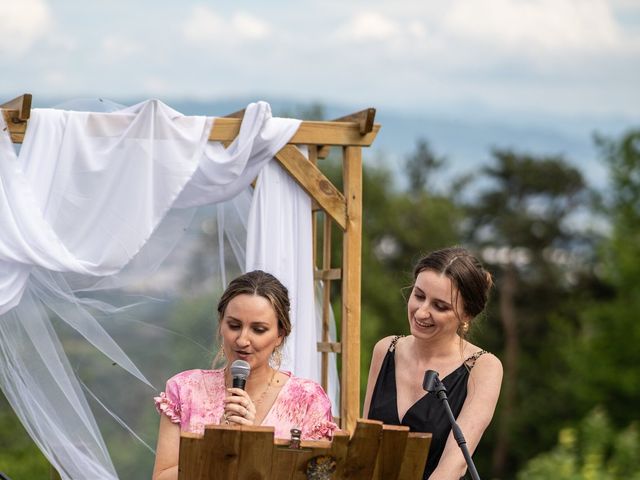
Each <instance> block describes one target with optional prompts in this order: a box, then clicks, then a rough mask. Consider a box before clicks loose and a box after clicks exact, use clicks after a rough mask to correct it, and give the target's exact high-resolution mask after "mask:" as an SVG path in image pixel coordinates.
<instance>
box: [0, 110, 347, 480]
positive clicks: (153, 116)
mask: <svg viewBox="0 0 640 480" xmlns="http://www.w3.org/2000/svg"><path fill="white" fill-rule="evenodd" d="M213 121H214V120H213V119H211V118H206V117H187V116H183V115H181V114H180V113H178V112H176V111H174V110H172V109H171V108H169V107H168V106H166V105H164V104H162V103H161V102H158V101H155V100H151V101H147V102H143V103H141V104H138V105H135V106H133V107H130V108H126V109H122V110H118V111H115V112H112V113H96V112H77V111H65V110H59V109H34V110H33V111H32V116H31V120H30V122H29V127H28V130H27V134H26V136H25V139H24V143H23V145H22V147H21V149H20V153H19V155H18V154H16V152H15V150H14V147H13V145H12V144H11V141H10V139H9V136H8V133H7V131H6V128H5V125H4V123H3V120H2V119H0V232H1V236H0V386H1V387H2V390H3V392H4V394H5V396H6V397H7V399H8V400H9V402H10V403H11V405H12V407H13V408H14V410H15V411H16V413H17V415H18V416H19V418H20V419H21V421H22V423H23V424H24V426H25V428H26V429H27V431H28V432H29V434H30V435H31V437H32V438H33V439H34V441H35V442H36V443H37V444H38V446H39V447H40V449H41V450H42V451H43V452H44V453H45V455H46V456H47V458H48V460H49V461H50V462H51V463H52V465H53V466H54V467H55V468H56V469H57V470H58V471H59V472H60V474H61V476H62V478H64V479H67V478H69V479H71V478H117V477H118V473H117V471H116V468H115V467H114V463H113V462H112V460H111V457H110V455H109V449H108V448H107V445H106V444H105V442H104V440H103V437H102V434H101V431H100V429H99V428H98V426H97V421H96V418H95V417H94V410H95V408H96V406H99V407H101V408H104V409H105V411H107V412H108V416H109V418H111V419H115V420H116V421H117V422H118V423H119V424H120V425H121V426H122V428H123V429H126V430H131V432H130V433H131V435H133V436H137V434H136V433H135V432H134V431H133V430H132V429H131V428H130V426H129V425H130V424H131V422H130V421H128V420H127V418H126V417H127V415H131V413H130V412H129V413H128V412H127V411H126V409H125V411H115V410H114V409H112V408H111V407H110V405H111V404H113V405H116V404H118V400H126V399H127V398H129V397H132V396H133V390H134V387H133V386H132V385H133V384H132V382H131V378H132V377H131V376H133V377H134V378H136V379H137V380H138V382H137V383H136V382H134V383H136V385H141V386H142V387H144V388H146V389H147V393H148V394H149V398H150V397H151V396H152V393H153V391H154V390H157V389H161V388H162V386H163V385H162V382H163V380H164V379H165V378H166V377H164V378H154V379H152V380H153V383H155V384H156V385H157V387H158V388H156V387H154V386H153V385H152V382H151V381H150V380H149V379H148V378H147V376H146V375H145V373H143V372H145V371H146V369H145V368H144V366H145V365H148V363H149V362H150V361H149V360H148V358H146V357H147V354H148V352H149V351H152V350H157V349H162V352H163V353H165V356H166V357H168V358H167V360H166V361H167V363H171V360H170V358H171V355H172V352H171V351H169V350H168V351H166V352H165V351H164V350H163V349H164V348H166V344H162V343H161V342H160V341H159V340H158V339H159V338H160V336H159V334H158V336H156V337H153V336H150V334H149V332H150V331H153V332H156V333H157V332H161V333H167V332H169V334H171V332H170V331H169V330H167V329H166V328H165V327H161V326H158V325H153V322H150V323H147V324H144V325H140V323H141V322H139V321H137V320H136V318H134V316H135V312H136V310H135V309H136V308H140V307H139V304H145V302H146V301H143V300H142V299H140V297H139V296H137V297H133V298H132V297H130V296H129V295H131V294H133V293H136V292H142V293H144V295H148V294H149V293H148V292H149V289H148V288H147V289H145V288H142V287H141V286H140V285H141V283H144V282H145V280H146V281H147V282H148V281H149V280H150V279H153V281H154V282H156V283H157V284H158V285H156V286H157V287H159V288H160V287H162V283H163V280H162V279H161V278H159V277H158V274H157V273H156V274H155V276H153V272H156V271H157V269H158V267H159V266H160V265H162V264H163V263H164V264H166V263H167V262H166V261H165V259H166V258H169V257H170V256H171V258H174V259H173V260H172V262H173V263H172V265H173V266H174V267H176V266H177V267H180V259H181V257H184V255H185V254H186V253H185V251H188V250H189V249H193V248H195V247H193V245H194V243H193V242H191V243H190V242H189V241H188V238H186V237H188V233H189V226H190V225H193V224H194V223H195V224H196V225H200V226H201V227H202V229H203V230H210V231H212V232H215V236H216V239H217V245H218V246H217V249H218V250H217V251H218V254H217V255H216V254H214V253H213V252H211V253H210V254H209V255H211V257H214V259H215V262H213V263H216V264H217V271H218V272H219V275H220V276H221V277H222V279H221V284H222V285H221V287H220V288H222V286H224V285H225V284H226V282H227V280H228V279H229V278H226V277H227V276H228V273H227V270H226V268H225V265H226V264H227V263H228V262H229V261H230V260H231V263H233V262H236V264H237V265H239V267H237V268H236V269H242V265H243V255H244V253H245V251H244V248H245V242H246V229H248V230H249V236H248V238H249V247H248V251H249V252H251V253H250V255H249V258H250V259H251V260H249V259H247V261H246V266H252V268H253V267H258V266H262V267H263V268H265V269H268V270H270V271H272V272H273V273H275V274H279V275H283V276H285V278H283V281H284V282H285V284H287V286H288V287H289V289H290V290H291V293H292V297H293V298H294V299H296V300H295V301H297V302H298V303H299V304H301V305H302V306H303V307H304V309H302V310H298V307H295V308H296V310H295V311H294V312H293V316H294V322H296V323H294V332H296V334H297V335H298V338H294V339H292V341H291V342H290V345H291V346H292V347H291V348H295V350H294V351H290V352H289V355H288V358H289V361H290V368H292V369H293V370H294V371H295V372H296V373H297V374H299V375H305V376H308V377H311V378H316V379H317V377H318V376H317V375H315V374H314V375H312V374H309V373H306V372H308V371H309V372H310V371H311V370H313V368H311V369H309V364H308V363H307V362H308V361H311V362H312V361H313V359H311V360H307V359H305V360H304V361H303V362H302V363H301V362H298V360H297V359H296V355H295V354H296V352H302V351H303V347H300V346H298V345H299V344H300V343H299V342H300V341H301V340H300V339H301V338H306V343H307V347H306V349H307V351H315V341H316V339H317V335H316V333H315V332H314V334H313V335H310V336H306V333H304V332H305V331H306V330H305V329H306V328H307V325H308V324H309V325H313V319H314V312H313V283H312V281H313V279H312V270H311V263H310V262H311V257H310V254H309V252H308V251H307V249H310V248H311V242H310V241H309V242H308V243H306V244H305V245H304V246H302V250H301V252H299V250H300V249H301V245H302V243H301V242H303V241H306V238H308V237H310V221H308V218H307V215H309V213H308V212H310V209H309V208H307V207H308V204H309V200H308V198H305V197H306V195H305V194H303V193H301V191H300V190H299V188H297V186H295V185H290V187H289V190H288V191H289V194H283V193H282V192H281V181H280V180H278V179H274V178H273V174H272V172H271V168H270V169H269V170H267V171H265V172H263V174H261V176H260V179H259V181H258V192H257V194H256V195H254V196H253V199H251V195H250V194H249V193H247V188H248V186H249V184H250V182H251V181H252V180H253V179H254V178H255V177H256V175H257V174H258V172H260V170H261V169H262V167H263V166H264V165H267V164H270V163H269V160H271V159H272V158H273V156H274V155H275V153H276V152H277V151H278V150H279V149H280V148H282V146H284V145H285V144H286V143H287V141H288V140H289V139H290V138H291V136H292V135H293V134H294V133H295V131H296V129H297V127H298V125H299V121H297V120H291V119H279V118H273V117H272V116H271V111H270V107H269V105H268V104H265V103H263V102H259V103H256V104H251V105H249V106H248V107H247V109H246V112H245V117H244V119H243V122H242V126H241V130H240V134H239V135H238V137H237V138H236V140H234V142H233V143H232V144H231V145H230V146H229V147H228V148H226V149H225V148H223V146H222V145H220V144H219V143H210V142H207V137H208V133H209V130H210V128H211V125H212V122H213ZM271 163H273V162H271ZM280 173H282V172H280ZM287 195H289V200H287V198H286V196H287ZM274 198H278V200H277V201H278V202H280V203H279V204H280V205H289V204H288V203H287V202H288V201H291V202H292V203H291V205H295V206H294V207H291V208H293V209H294V210H293V211H292V213H293V214H295V218H294V217H292V218H291V220H292V221H293V222H294V225H295V226H293V227H292V226H291V225H289V226H286V227H285V226H284V225H282V228H283V231H284V229H285V228H287V230H286V231H285V232H286V235H285V237H287V238H289V240H287V241H282V242H281V240H282V238H284V237H282V233H283V232H271V231H268V234H265V231H267V230H268V228H267V227H268V226H269V225H270V224H271V223H270V222H271V220H269V215H271V216H272V217H271V218H272V219H274V220H275V219H277V218H279V217H280V216H281V211H278V210H272V211H271V213H269V212H268V211H267V210H264V208H263V206H262V204H263V203H264V204H270V203H269V202H272V201H273V199H274ZM250 202H252V205H251V209H252V211H253V212H254V214H252V216H251V217H250V218H251V219H249V220H246V218H247V215H248V211H249V205H250ZM213 203H215V204H217V206H216V207H213V209H214V210H213V212H214V213H215V215H214V216H213V217H211V212H209V213H207V214H204V215H203V214H201V213H199V212H198V211H195V210H194V209H193V208H192V207H197V206H200V205H205V204H213ZM287 208H289V207H287ZM305 208H306V211H307V213H304V212H303V210H304V209H305ZM255 212H261V214H260V215H255ZM211 218H213V219H214V220H213V222H214V223H215V225H213V226H211V225H210V224H208V223H207V222H209V223H210V222H211V221H212V220H211ZM247 222H248V223H247ZM207 225H208V226H207ZM306 229H308V232H306V233H302V234H301V232H302V231H303V230H306ZM276 235H277V236H278V239H279V240H278V242H274V239H275V238H276ZM190 245H191V246H190ZM265 245H268V248H267V247H265ZM267 252H268V253H269V255H267ZM274 252H277V255H276V257H275V258H280V259H281V261H282V262H281V263H280V264H279V265H271V264H269V262H268V261H267V260H268V259H269V258H270V257H271V256H272V255H273V254H274ZM216 257H217V258H216ZM185 258H186V257H185ZM307 258H308V261H307V260H306V259H307ZM300 259H305V260H303V261H302V262H301V261H300ZM211 260H212V259H210V258H208V259H207V261H209V262H211ZM303 262H304V265H303V264H302V263H303ZM203 263H206V262H204V261H203V262H199V263H198V264H197V265H196V267H194V268H196V269H197V268H202V264H203ZM297 263H299V264H300V269H298V268H297V267H295V266H294V265H296V264H297ZM181 267H182V270H184V265H182V266H181ZM304 270H307V273H304ZM231 272H234V268H232V269H231ZM291 272H293V273H291ZM174 273H175V272H174ZM166 278H168V279H169V285H167V288H169V289H171V288H172V287H175V285H173V286H172V285H171V282H172V281H173V280H171V279H172V278H175V275H173V276H171V275H168V276H166ZM166 278H165V280H166ZM115 287H126V288H127V290H126V292H127V297H126V298H125V299H118V298H110V300H109V301H108V302H105V300H104V299H99V298H97V297H95V296H94V295H92V294H93V293H95V292H96V291H101V292H110V291H111V289H113V288H115ZM191 290H193V288H192V289H191ZM196 290H197V288H196ZM106 298H107V299H109V296H108V295H107V296H106ZM151 304H152V305H153V301H152V302H151ZM161 305H162V304H161ZM143 308H144V307H143ZM149 308H154V307H149ZM160 308H163V307H162V306H161V307H160ZM127 312H129V313H128V315H129V316H128V317H127V318H128V320H127V322H128V323H126V324H125V326H124V328H117V325H116V324H117V322H116V321H115V320H113V316H114V315H116V314H121V315H124V316H125V317H126V316H127ZM132 312H133V314H132ZM298 312H301V313H298ZM307 317H309V321H306V318H307ZM207 318H210V319H211V320H213V318H212V315H211V313H210V312H208V313H207ZM303 318H304V319H305V320H304V321H302V320H301V319H303ZM179 320H182V319H179ZM188 321H189V318H185V319H184V322H188ZM138 327H140V328H141V329H142V330H144V332H145V336H144V345H145V346H144V347H141V348H137V347H132V346H131V344H130V340H131V338H132V337H134V336H135V335H134V333H133V332H134V330H136V329H137V328H138ZM154 328H155V330H154ZM62 334H64V335H67V336H69V337H70V338H73V340H74V341H75V342H76V344H75V345H76V347H77V346H78V345H79V342H83V343H84V344H87V345H91V346H92V347H91V349H95V350H96V351H98V352H101V354H102V355H103V358H104V359H107V358H108V359H109V361H108V367H110V368H111V369H110V370H109V369H108V368H103V370H99V371H100V372H102V371H108V373H105V374H104V375H103V374H102V373H101V374H100V375H98V374H93V375H87V376H88V377H91V376H93V377H98V378H82V377H83V375H82V373H83V371H84V366H85V363H86V362H84V360H82V361H81V360H78V358H84V357H83V355H84V354H85V353H86V352H85V351H86V350H87V348H88V347H77V348H75V350H74V352H73V354H71V353H70V352H68V350H69V349H68V348H67V347H66V346H65V345H66V344H65V345H63V343H62V342H61V341H60V336H61V335H62ZM174 336H182V337H185V341H186V342H187V343H189V342H190V347H187V349H189V348H190V349H196V350H197V349H198V348H200V349H201V350H206V346H203V345H200V344H198V341H197V340H198V338H197V334H196V335H192V338H187V335H183V334H181V333H177V334H175V335H174ZM161 344H162V345H164V347H161V346H159V345H161ZM78 352H80V353H78ZM70 359H71V360H70ZM92 362H93V360H92ZM145 362H147V363H145ZM107 376H119V377H120V379H121V381H120V382H121V383H120V384H119V385H120V386H119V387H115V388H108V389H107V388H106V387H105V388H102V389H101V387H103V386H104V384H105V382H104V379H105V378H106V377H107ZM92 381H93V384H92V383H91V382H92ZM158 384H159V385H158ZM334 397H335V395H334ZM110 400H112V401H110ZM124 403H126V402H124ZM131 403H132V402H130V404H131ZM138 403H139V402H138ZM149 405H150V404H149ZM151 409H152V407H150V406H149V407H145V411H144V415H146V414H147V413H146V412H147V411H149V410H151ZM129 410H130V411H133V410H135V408H133V407H131V408H129ZM97 415H102V414H97ZM141 415H142V414H141ZM138 439H139V440H141V443H145V439H143V438H138ZM146 443H147V446H148V443H149V442H146Z"/></svg>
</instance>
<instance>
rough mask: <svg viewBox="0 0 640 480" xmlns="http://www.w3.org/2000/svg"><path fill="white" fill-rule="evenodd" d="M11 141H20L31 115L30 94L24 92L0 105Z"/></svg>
mask: <svg viewBox="0 0 640 480" xmlns="http://www.w3.org/2000/svg"><path fill="white" fill-rule="evenodd" d="M0 111H1V112H2V116H3V117H4V121H5V123H6V124H7V128H8V129H9V135H10V136H11V141H12V142H13V143H22V140H23V139H24V134H25V132H26V130H27V120H29V117H30V116H31V94H30V93H25V94H24V95H20V96H19V97H16V98H14V99H13V100H9V101H8V102H5V103H3V104H2V105H0Z"/></svg>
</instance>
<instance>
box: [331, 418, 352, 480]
mask: <svg viewBox="0 0 640 480" xmlns="http://www.w3.org/2000/svg"><path fill="white" fill-rule="evenodd" d="M348 453H349V433H348V432H345V431H344V430H338V431H336V432H334V433H333V438H332V439H331V451H330V452H329V455H331V456H332V457H334V458H335V459H336V471H335V472H334V474H333V478H335V479H341V478H344V470H345V466H346V464H347V454H348Z"/></svg>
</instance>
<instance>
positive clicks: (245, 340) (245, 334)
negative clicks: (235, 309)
mask: <svg viewBox="0 0 640 480" xmlns="http://www.w3.org/2000/svg"><path fill="white" fill-rule="evenodd" d="M236 343H237V344H238V345H240V346H246V345H249V330H248V329H246V328H243V329H242V330H240V334H239V335H238V338H237V339H236Z"/></svg>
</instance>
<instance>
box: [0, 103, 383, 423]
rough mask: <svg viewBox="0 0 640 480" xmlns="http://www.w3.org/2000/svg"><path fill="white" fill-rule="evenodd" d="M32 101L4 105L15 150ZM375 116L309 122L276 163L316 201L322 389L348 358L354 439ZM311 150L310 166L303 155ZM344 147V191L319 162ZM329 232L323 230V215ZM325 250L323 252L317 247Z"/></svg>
mask: <svg viewBox="0 0 640 480" xmlns="http://www.w3.org/2000/svg"><path fill="white" fill-rule="evenodd" d="M31 99H32V97H31V95H30V94H24V95H22V96H20V97H17V98H15V99H13V100H11V101H9V102H7V103H4V104H2V105H0V110H1V111H2V115H3V116H4V119H5V121H6V123H7V125H8V129H9V132H10V134H11V139H12V141H13V142H14V143H22V140H23V138H24V134H25V132H26V129H27V128H28V124H29V117H30V113H31ZM242 115H243V112H242V111H240V112H236V113H233V114H230V115H228V116H226V117H216V120H215V122H214V125H213V128H212V130H211V133H210V134H209V140H210V141H219V142H223V143H230V142H231V141H232V140H233V139H234V138H235V137H236V136H237V134H238V132H239V131H240V124H241V121H242ZM374 118H375V109H373V108H368V109H366V110H363V111H360V112H357V113H354V114H351V115H347V116H345V117H341V118H338V119H336V120H333V121H303V122H302V124H301V125H300V128H299V129H298V131H297V132H296V134H295V135H294V136H293V138H292V139H291V140H290V142H289V143H288V144H287V145H285V146H284V147H283V148H282V149H281V150H280V151H279V152H278V153H277V154H276V159H277V160H278V162H280V164H281V165H282V166H283V167H284V169H285V170H286V171H287V172H288V173H289V174H290V175H291V176H292V177H293V178H294V179H295V180H296V181H297V182H298V184H299V185H300V186H301V187H302V188H303V189H304V190H305V191H306V192H307V193H308V194H309V195H310V197H311V198H312V203H313V209H314V214H313V215H314V235H313V238H314V248H313V256H314V267H315V278H316V280H322V281H323V282H324V287H325V288H324V298H323V307H322V318H323V322H322V341H321V342H318V346H317V347H318V351H319V352H321V358H322V370H321V371H322V385H323V387H324V388H325V389H326V388H327V383H328V365H329V355H330V354H338V355H342V362H341V371H340V392H341V401H340V411H339V415H340V417H339V424H340V426H341V428H342V429H344V430H347V431H348V432H353V431H354V429H355V426H356V420H357V419H358V417H359V416H360V414H359V411H360V292H361V285H360V282H361V248H362V247H361V245H362V148H363V147H369V146H370V145H371V144H372V143H373V141H374V140H375V138H376V135H377V133H378V131H379V129H380V125H378V124H375V123H374ZM296 145H306V146H307V147H308V152H309V154H308V157H309V158H308V159H307V158H306V157H305V156H304V155H303V154H302V153H301V152H300V150H298V149H297V148H296ZM331 147H338V148H337V149H339V152H340V155H339V157H340V159H341V162H342V176H343V178H342V181H343V182H342V183H343V185H344V187H343V189H342V191H341V190H340V189H339V188H337V187H336V186H335V185H334V184H333V183H332V182H331V181H330V180H329V179H328V178H327V177H326V176H325V175H324V174H323V173H322V172H321V171H320V169H319V168H318V167H317V162H318V160H319V159H322V158H326V157H327V156H328V153H329V150H330V148H331ZM320 215H322V216H323V217H324V221H323V222H322V229H321V231H319V230H320V229H318V228H316V225H317V224H318V223H319V221H318V220H319V216H320ZM334 224H335V225H337V227H338V228H339V230H340V231H341V232H342V263H341V265H339V266H335V265H333V262H332V258H331V234H332V229H333V225H334ZM316 245H319V248H316ZM334 281H340V282H341V291H342V314H341V329H340V338H339V340H338V341H337V342H331V341H330V338H329V315H330V308H331V288H330V284H331V282H334Z"/></svg>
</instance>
